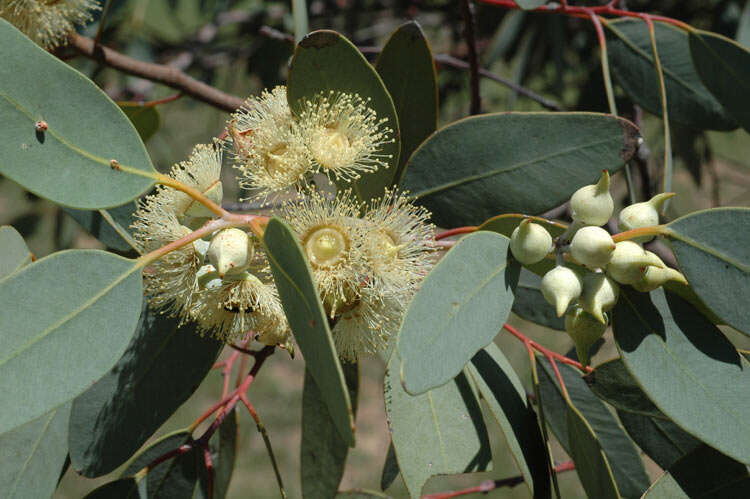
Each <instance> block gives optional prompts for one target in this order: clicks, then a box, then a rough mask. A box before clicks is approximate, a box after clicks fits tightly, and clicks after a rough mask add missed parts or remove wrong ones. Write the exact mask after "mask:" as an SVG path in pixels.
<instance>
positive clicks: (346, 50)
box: [287, 30, 401, 201]
mask: <svg viewBox="0 0 750 499" xmlns="http://www.w3.org/2000/svg"><path fill="white" fill-rule="evenodd" d="M331 90H333V91H337V92H346V93H350V94H358V95H359V96H360V97H361V98H363V99H371V100H370V102H369V106H370V107H372V109H374V110H375V112H376V113H377V115H378V118H379V119H382V118H387V120H388V121H387V122H386V123H385V124H384V125H383V126H387V127H389V128H391V129H392V130H393V137H394V139H395V140H394V141H393V142H392V143H390V144H385V145H383V146H382V147H381V149H380V151H379V152H378V154H381V155H383V156H390V159H388V165H389V167H388V168H378V171H377V172H375V173H371V174H367V175H363V176H362V178H360V179H359V180H358V181H356V182H353V188H354V192H355V193H356V194H357V196H358V197H359V198H360V199H362V200H364V201H368V200H370V199H373V198H377V197H380V196H382V195H383V189H384V188H386V187H389V186H390V185H391V184H393V182H394V180H395V178H396V177H395V175H396V173H397V170H398V168H397V167H398V164H399V150H400V149H401V138H400V133H399V123H398V117H397V115H396V109H395V107H394V106H393V100H392V99H391V96H390V95H389V94H388V91H387V90H386V88H385V85H384V84H383V80H381V79H380V76H378V73H377V72H376V71H375V68H373V67H372V65H370V63H369V62H367V59H365V58H364V56H363V55H362V53H361V52H360V51H359V49H357V47H355V46H354V45H353V44H352V42H350V41H349V40H347V39H346V38H345V37H344V36H342V35H341V34H339V33H336V32H335V31H330V30H319V31H313V32H312V33H310V34H309V35H307V36H305V37H304V38H303V39H302V40H300V42H299V44H298V45H297V48H296V49H295V51H294V57H293V58H292V62H291V66H290V68H289V77H288V80H287V97H288V99H289V106H290V107H291V108H292V112H295V113H297V112H299V110H300V107H301V105H302V102H304V100H305V99H311V98H313V97H314V96H315V95H317V94H320V93H321V92H326V93H327V92H329V91H331ZM342 185H344V186H348V185H349V184H346V183H342Z"/></svg>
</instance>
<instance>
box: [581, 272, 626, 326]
mask: <svg viewBox="0 0 750 499" xmlns="http://www.w3.org/2000/svg"><path fill="white" fill-rule="evenodd" d="M619 296H620V286H618V285H617V283H616V282H615V281H613V280H612V279H610V278H609V277H607V276H606V275H605V274H603V273H594V272H589V273H587V274H586V275H585V276H584V277H583V293H581V297H580V298H579V299H578V303H579V304H580V305H581V308H583V310H585V311H586V312H588V313H589V314H591V315H592V316H593V317H594V318H596V320H598V321H599V322H601V323H602V324H606V323H607V319H606V317H605V315H604V312H608V311H609V310H611V309H612V307H614V306H615V303H617V298H618V297H619Z"/></svg>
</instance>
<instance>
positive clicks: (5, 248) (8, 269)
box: [0, 225, 32, 279]
mask: <svg viewBox="0 0 750 499" xmlns="http://www.w3.org/2000/svg"><path fill="white" fill-rule="evenodd" d="M0 254H2V255H3V256H2V258H0V279H2V278H3V277H5V276H7V275H10V274H12V273H13V272H15V271H16V270H18V269H20V268H21V267H23V266H24V265H26V264H28V263H31V260H32V255H31V252H30V251H29V247H28V246H26V241H24V240H23V236H21V234H19V233H18V231H17V230H16V229H14V228H13V227H11V226H10V225H3V226H0Z"/></svg>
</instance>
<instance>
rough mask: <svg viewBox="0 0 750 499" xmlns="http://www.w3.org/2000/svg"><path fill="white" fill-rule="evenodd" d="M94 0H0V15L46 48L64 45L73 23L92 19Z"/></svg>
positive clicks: (73, 29)
mask: <svg viewBox="0 0 750 499" xmlns="http://www.w3.org/2000/svg"><path fill="white" fill-rule="evenodd" d="M100 8H101V7H100V6H99V2H97V0H55V1H49V0H0V17H1V18H3V19H5V20H7V21H8V22H9V23H11V24H12V25H14V26H15V27H17V28H18V29H20V30H21V31H22V32H23V33H24V34H26V36H28V37H29V38H31V39H32V40H34V42H36V43H37V44H39V45H41V46H42V47H44V48H46V49H53V48H55V47H57V46H60V45H64V44H65V42H66V40H67V36H68V34H69V33H72V32H74V31H75V28H76V26H80V25H83V24H85V23H87V22H89V21H91V19H92V13H93V12H94V11H97V10H99V9H100Z"/></svg>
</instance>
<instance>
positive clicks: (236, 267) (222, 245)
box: [206, 229, 255, 278]
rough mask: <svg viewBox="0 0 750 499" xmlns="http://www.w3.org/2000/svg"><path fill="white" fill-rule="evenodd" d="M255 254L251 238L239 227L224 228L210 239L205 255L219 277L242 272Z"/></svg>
mask: <svg viewBox="0 0 750 499" xmlns="http://www.w3.org/2000/svg"><path fill="white" fill-rule="evenodd" d="M254 254H255V249H254V248H253V242H252V239H250V236H248V235H247V233H246V232H244V231H242V230H240V229H224V230H222V231H220V232H219V233H218V234H216V235H215V236H214V237H213V239H211V244H210V245H209V246H208V251H207V252H206V256H207V257H208V261H209V262H211V265H213V266H214V267H216V270H217V271H218V272H219V276H220V277H222V278H223V277H224V276H225V275H226V274H227V273H230V272H231V273H237V272H242V271H243V270H245V269H247V268H248V267H249V266H250V262H251V261H252V259H253V255H254Z"/></svg>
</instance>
